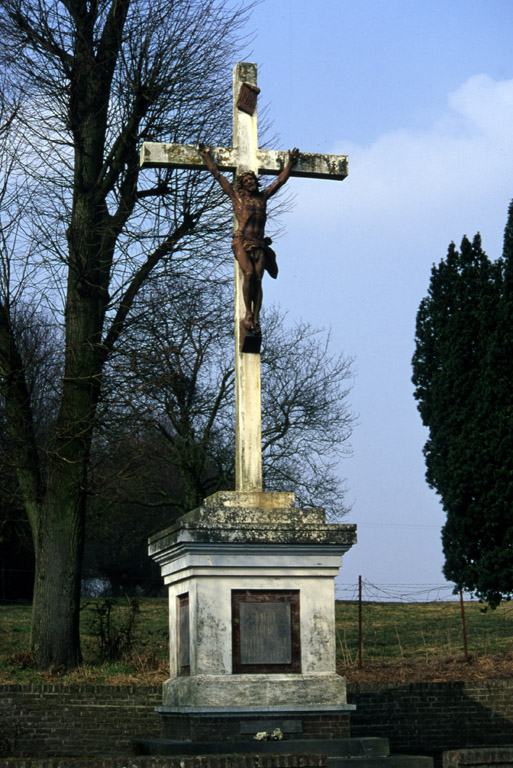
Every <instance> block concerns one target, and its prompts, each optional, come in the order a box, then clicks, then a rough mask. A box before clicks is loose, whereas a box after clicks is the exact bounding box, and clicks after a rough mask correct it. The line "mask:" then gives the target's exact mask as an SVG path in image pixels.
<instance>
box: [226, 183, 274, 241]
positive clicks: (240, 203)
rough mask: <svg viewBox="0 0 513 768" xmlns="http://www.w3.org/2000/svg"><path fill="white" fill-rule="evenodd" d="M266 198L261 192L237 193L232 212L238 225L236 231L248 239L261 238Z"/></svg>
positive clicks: (263, 229)
mask: <svg viewBox="0 0 513 768" xmlns="http://www.w3.org/2000/svg"><path fill="white" fill-rule="evenodd" d="M266 202H267V201H266V199H265V196H264V195H263V194H262V193H261V192H257V193H248V192H243V193H238V194H237V200H236V201H235V203H234V212H235V216H236V218H237V223H238V225H239V228H238V230H237V231H238V232H239V233H240V234H241V235H242V236H243V237H247V238H248V239H256V240H262V239H263V238H264V232H265V222H266V218H267V215H266Z"/></svg>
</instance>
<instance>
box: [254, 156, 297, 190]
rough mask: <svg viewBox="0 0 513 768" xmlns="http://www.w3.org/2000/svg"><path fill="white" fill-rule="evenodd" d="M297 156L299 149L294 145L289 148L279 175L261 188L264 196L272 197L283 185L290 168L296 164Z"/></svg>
mask: <svg viewBox="0 0 513 768" xmlns="http://www.w3.org/2000/svg"><path fill="white" fill-rule="evenodd" d="M298 157H299V149H298V148H297V147H294V149H292V150H289V157H288V160H287V162H286V164H285V167H284V168H283V170H282V171H281V173H280V175H279V176H278V178H277V179H276V181H273V183H272V184H269V186H268V187H266V188H265V189H264V190H263V192H264V194H265V196H266V197H272V196H273V195H274V194H275V193H276V192H277V191H278V190H279V189H280V187H283V185H284V184H285V183H286V182H287V181H288V180H289V178H290V173H291V171H292V168H293V167H294V165H295V164H296V162H297V159H298Z"/></svg>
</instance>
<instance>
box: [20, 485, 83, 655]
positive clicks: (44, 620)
mask: <svg viewBox="0 0 513 768" xmlns="http://www.w3.org/2000/svg"><path fill="white" fill-rule="evenodd" d="M83 518H84V516H83V514H82V512H81V510H80V508H79V507H78V506H77V504H76V500H72V499H68V498H67V494H66V493H65V491H64V489H62V490H60V491H59V489H58V488H56V489H55V490H54V492H53V493H48V494H47V497H46V498H45V501H44V506H43V507H42V509H41V512H40V516H39V535H38V539H37V542H36V548H35V549H36V551H35V556H36V573H35V581H34V601H33V611H32V633H31V647H32V651H33V653H34V657H35V659H36V665H37V666H38V667H39V668H40V669H51V668H52V667H53V668H57V667H65V668H70V667H75V666H77V664H79V663H80V662H81V653H80V635H79V616H80V575H81V565H82V551H83V539H84V530H83V528H84V526H83Z"/></svg>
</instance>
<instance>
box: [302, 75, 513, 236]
mask: <svg viewBox="0 0 513 768" xmlns="http://www.w3.org/2000/svg"><path fill="white" fill-rule="evenodd" d="M333 151H334V152H336V153H340V154H349V177H348V179H347V180H346V181H345V182H344V185H343V186H344V189H343V192H342V191H341V190H337V191H336V192H334V191H333V189H332V188H331V185H329V184H326V183H325V184H319V185H315V189H314V185H311V186H310V185H308V186H307V185H305V186H304V187H303V186H302V187H301V193H300V195H299V199H298V209H297V214H298V215H299V217H300V218H303V217H304V216H305V215H307V214H308V212H311V214H313V215H315V217H316V219H317V220H320V221H323V220H325V219H326V217H329V218H331V217H332V215H333V209H332V207H331V205H330V198H333V195H335V197H336V199H337V207H338V206H340V209H341V216H342V217H343V222H344V226H345V227H349V228H350V229H351V228H352V227H353V225H354V226H355V228H356V229H357V230H358V231H359V232H360V235H361V232H362V227H365V229H366V230H369V229H371V230H372V229H374V230H377V229H378V228H379V229H380V230H381V231H382V232H383V230H385V231H387V232H388V233H389V235H390V236H392V237H394V238H395V237H397V236H400V234H401V233H402V234H403V235H406V234H411V233H413V232H414V231H421V232H422V231H425V230H426V228H429V227H431V226H436V227H437V228H438V229H439V230H440V228H442V230H445V229H449V228H452V231H453V234H452V236H451V237H450V238H449V239H452V238H454V239H457V238H458V237H459V236H460V235H461V234H463V233H464V232H467V231H468V234H473V233H474V232H475V231H476V230H478V229H482V228H483V226H484V225H485V224H486V222H485V221H484V220H486V219H487V217H488V215H489V213H492V214H493V211H494V210H495V208H496V207H497V208H498V211H497V214H496V215H497V216H498V217H499V218H495V219H494V222H495V221H498V220H501V221H502V222H503V223H504V222H505V217H506V209H507V203H508V202H509V199H510V198H511V197H513V80H504V81H495V80H493V79H492V78H490V77H489V76H487V75H476V76H473V77H471V78H470V79H469V80H467V81H466V82H465V83H463V85H461V86H460V87H459V88H458V89H457V90H456V91H454V92H453V93H451V94H449V95H448V97H447V109H446V111H445V113H444V114H442V115H440V116H439V118H438V119H437V120H435V121H433V122H432V124H431V125H428V126H426V128H425V129H424V130H407V129H404V130H398V131H393V132H390V133H387V134H384V135H382V136H380V137H379V138H378V139H376V141H374V142H373V143H372V144H371V145H369V146H362V145H358V144H357V143H354V142H353V143H351V142H347V141H340V142H337V144H336V145H335V147H334V148H333ZM480 211H482V214H483V215H482V219H483V221H480V220H479V219H480ZM326 224H328V222H326ZM461 227H464V232H460V228H461Z"/></svg>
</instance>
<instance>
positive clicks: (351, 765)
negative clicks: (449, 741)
mask: <svg viewBox="0 0 513 768" xmlns="http://www.w3.org/2000/svg"><path fill="white" fill-rule="evenodd" d="M356 760H357V765H358V768H433V758H432V757H422V756H421V755H389V756H388V757H360V758H356ZM326 768H355V758H354V757H328V760H327V763H326Z"/></svg>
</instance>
